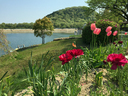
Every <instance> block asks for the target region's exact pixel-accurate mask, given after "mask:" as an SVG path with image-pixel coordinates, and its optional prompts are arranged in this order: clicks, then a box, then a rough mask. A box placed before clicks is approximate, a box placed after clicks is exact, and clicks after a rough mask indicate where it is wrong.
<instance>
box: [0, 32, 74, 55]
mask: <svg viewBox="0 0 128 96" xmlns="http://www.w3.org/2000/svg"><path fill="white" fill-rule="evenodd" d="M70 35H74V34H73V33H71V34H68V33H53V34H52V35H51V36H46V37H45V43H47V42H50V41H53V39H54V38H60V37H69V36H70ZM6 36H7V40H8V41H9V42H10V44H9V45H10V46H11V47H12V48H13V49H15V48H17V47H18V45H19V46H21V47H22V46H23V45H25V47H28V46H31V45H36V44H41V43H42V38H41V37H36V36H34V34H33V33H10V34H6ZM0 53H1V54H0V56H1V55H3V54H4V53H3V52H1V51H0Z"/></svg>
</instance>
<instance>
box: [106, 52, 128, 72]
mask: <svg viewBox="0 0 128 96" xmlns="http://www.w3.org/2000/svg"><path fill="white" fill-rule="evenodd" d="M107 62H111V64H112V67H111V69H112V70H116V69H117V66H123V67H124V65H125V64H126V63H128V60H127V59H126V58H125V56H123V55H122V54H114V53H113V54H109V55H108V57H107Z"/></svg>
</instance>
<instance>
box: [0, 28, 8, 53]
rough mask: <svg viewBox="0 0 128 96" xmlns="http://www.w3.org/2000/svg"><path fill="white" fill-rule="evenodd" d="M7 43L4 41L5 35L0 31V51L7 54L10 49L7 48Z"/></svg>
mask: <svg viewBox="0 0 128 96" xmlns="http://www.w3.org/2000/svg"><path fill="white" fill-rule="evenodd" d="M8 44H9V41H8V40H7V39H6V35H5V34H4V33H3V30H0V50H1V51H4V52H6V53H9V50H10V47H9V46H8Z"/></svg>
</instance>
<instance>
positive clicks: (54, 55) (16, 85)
mask: <svg viewBox="0 0 128 96" xmlns="http://www.w3.org/2000/svg"><path fill="white" fill-rule="evenodd" d="M126 36H127V35H125V36H124V37H126ZM124 37H123V39H124V40H123V48H121V47H120V45H119V46H117V47H115V45H113V44H110V45H108V46H106V47H101V46H100V47H95V48H93V49H90V48H89V46H87V45H85V44H84V43H82V39H70V40H60V41H52V42H49V43H46V44H43V45H37V46H33V47H30V48H26V49H20V50H17V51H16V52H13V53H11V54H8V55H5V56H2V57H0V72H1V74H0V75H1V76H0V77H2V76H3V74H4V73H5V72H6V71H8V73H7V74H6V76H5V77H4V78H3V80H6V81H4V82H3V83H1V84H2V85H0V86H1V88H2V89H0V90H1V92H2V93H1V94H3V93H8V92H9V93H8V95H9V94H12V95H13V94H16V93H17V91H20V90H23V89H25V88H27V87H28V86H33V88H35V89H37V88H38V90H37V91H36V90H35V89H33V91H34V90H35V91H34V92H35V93H34V94H35V96H43V94H44V96H47V95H48V94H49V95H50V94H51V95H50V96H54V95H55V96H60V94H63V95H64V94H65V95H66V96H69V95H71V96H77V94H78V93H79V92H80V90H81V88H82V86H81V87H80V85H79V81H80V78H81V76H83V75H85V77H86V79H85V82H86V84H88V82H87V80H88V79H87V78H88V74H89V73H90V71H91V70H92V69H96V68H99V67H101V68H103V69H104V68H105V69H107V75H106V76H107V77H106V78H107V79H108V80H109V81H108V84H109V85H106V88H107V90H108V92H107V93H106V94H109V95H111V96H120V94H122V93H121V92H122V91H121V90H124V91H123V92H124V93H123V94H125V96H127V87H128V86H127V85H128V82H127V77H128V76H127V67H128V65H127V64H126V65H125V66H124V69H123V70H121V71H122V74H123V76H122V84H123V86H124V87H123V89H120V88H119V87H118V86H119V85H118V84H119V83H118V82H119V79H118V73H117V71H116V72H115V71H114V70H111V69H110V67H111V65H110V64H108V65H109V66H108V65H107V64H106V65H104V63H103V61H104V60H106V58H107V56H108V55H109V54H111V53H122V54H123V55H127V53H126V51H127V48H128V42H127V38H124ZM74 41H75V42H74ZM73 42H74V43H76V46H77V49H79V48H82V50H83V51H84V55H81V56H80V58H79V61H76V60H77V59H75V58H73V59H72V60H71V62H70V64H69V65H68V64H65V65H64V66H63V67H62V66H61V65H62V64H61V63H62V62H61V61H59V56H60V55H61V54H63V53H65V52H66V51H67V50H72V49H74V47H73V46H72V43H73ZM117 42H118V41H116V43H117ZM56 46H57V48H56ZM81 46H82V47H81ZM118 48H120V50H118ZM48 51H49V52H48ZM31 52H32V54H31ZM47 52H48V53H47ZM42 54H44V55H42ZM31 56H32V57H31ZM42 56H43V57H42ZM29 60H30V61H29ZM28 61H29V62H28ZM42 61H43V63H41V62H42ZM50 61H51V62H50ZM41 64H43V65H42V67H41ZM28 65H29V66H28ZM7 66H8V67H7ZM65 68H66V69H65ZM71 69H72V70H71ZM41 70H42V71H41ZM47 70H49V71H47ZM80 70H81V71H80ZM64 72H66V73H64ZM25 74H26V75H25ZM44 74H45V75H44ZM57 74H58V75H57ZM59 74H60V75H59ZM56 76H59V77H60V76H62V77H61V79H62V81H63V82H60V81H59V82H58V83H56V82H57V80H56ZM45 78H46V80H45ZM73 78H74V79H73ZM99 78H102V72H101V73H98V74H96V78H95V80H96V81H95V82H94V87H95V89H96V90H95V91H92V92H91V93H90V95H92V96H99V95H100V96H103V93H102V92H100V91H99V90H101V89H102V87H101V86H103V84H104V83H103V82H102V81H99V80H101V79H99ZM40 80H41V81H40ZM44 80H45V81H44ZM47 80H48V81H47ZM74 80H75V81H74ZM97 80H98V81H97ZM69 81H70V82H69ZM32 82H33V83H32ZM34 82H35V83H34ZM50 82H51V83H50ZM98 82H99V83H98ZM100 82H101V83H100ZM111 83H112V84H111ZM42 84H43V85H42ZM47 84H48V85H47ZM49 84H50V85H49ZM74 84H75V85H74ZM113 84H114V85H113ZM23 85H24V86H23ZM73 85H74V86H73ZM43 86H44V87H43ZM56 88H57V89H56ZM58 88H59V89H58ZM72 88H74V89H72ZM71 89H72V90H71ZM45 90H46V91H45ZM55 90H56V91H55ZM62 90H63V91H62ZM76 90H77V91H76ZM29 91H30V90H29ZM74 91H75V92H76V93H74ZM13 92H14V93H13ZM40 92H41V93H40ZM37 94H38V95H37ZM57 94H58V95H57ZM73 94H74V95H73ZM95 94H97V95H95ZM98 94H99V95H98ZM104 96H106V95H104ZM121 96H122V95H121Z"/></svg>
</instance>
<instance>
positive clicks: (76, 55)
mask: <svg viewBox="0 0 128 96" xmlns="http://www.w3.org/2000/svg"><path fill="white" fill-rule="evenodd" d="M66 53H70V54H71V55H72V56H75V58H77V57H79V56H80V55H84V52H83V50H81V49H73V50H72V51H69V50H68V51H67V52H66Z"/></svg>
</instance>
